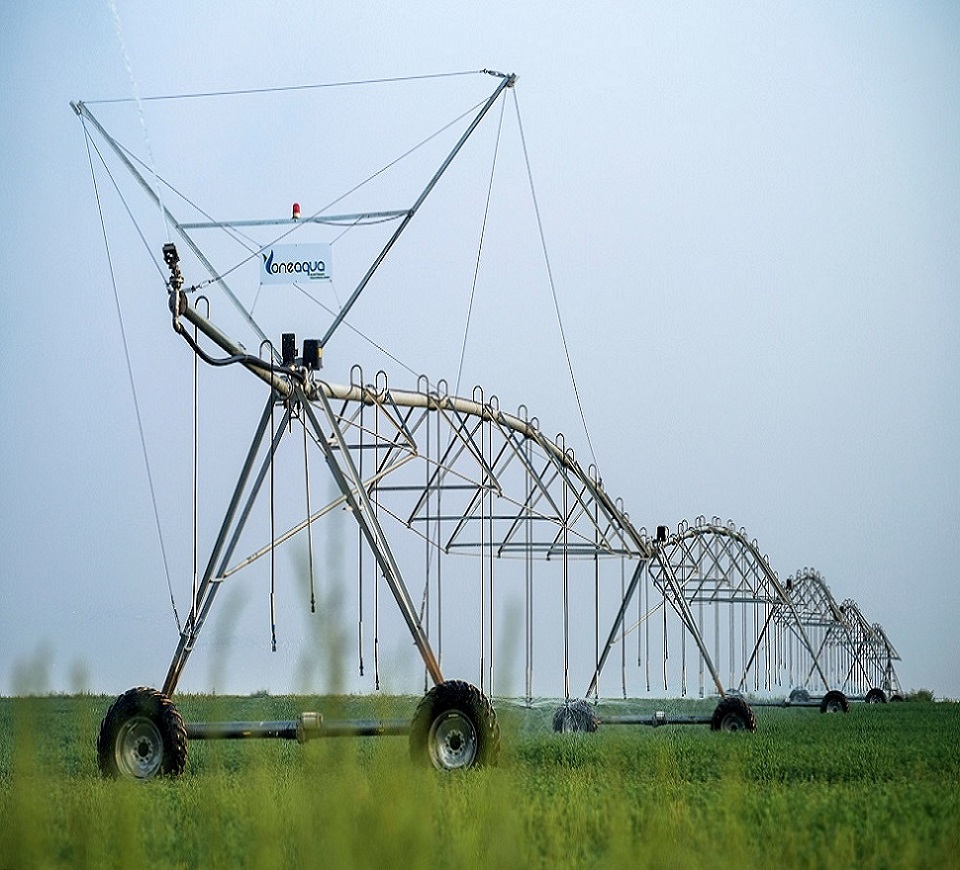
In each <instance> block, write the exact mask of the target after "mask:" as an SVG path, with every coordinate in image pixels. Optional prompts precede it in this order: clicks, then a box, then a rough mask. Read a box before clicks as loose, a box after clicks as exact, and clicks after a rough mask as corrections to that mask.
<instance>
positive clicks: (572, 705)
mask: <svg viewBox="0 0 960 870" xmlns="http://www.w3.org/2000/svg"><path fill="white" fill-rule="evenodd" d="M599 727H600V720H599V719H598V718H597V717H596V716H595V715H594V714H593V710H592V709H591V708H590V704H589V703H587V701H585V700H583V699H581V700H578V701H567V702H566V703H565V704H563V706H561V707H557V711H556V713H554V714H553V730H554V731H556V732H557V733H558V734H579V733H586V734H593V733H594V732H595V731H596V730H597V728H599Z"/></svg>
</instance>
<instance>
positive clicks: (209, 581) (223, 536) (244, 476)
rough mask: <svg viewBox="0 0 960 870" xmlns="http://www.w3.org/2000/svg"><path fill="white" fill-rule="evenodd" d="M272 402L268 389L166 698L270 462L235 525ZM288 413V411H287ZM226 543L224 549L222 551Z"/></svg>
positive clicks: (177, 678) (182, 635) (172, 669)
mask: <svg viewBox="0 0 960 870" xmlns="http://www.w3.org/2000/svg"><path fill="white" fill-rule="evenodd" d="M274 401H275V398H274V394H273V393H272V392H271V394H270V397H269V398H268V399H267V404H266V406H265V407H264V409H263V414H262V416H261V417H260V422H259V423H258V425H257V429H256V432H255V433H254V436H253V441H252V442H251V444H250V449H249V450H248V451H247V456H246V459H245V460H244V463H243V467H242V469H241V470H240V476H239V478H238V479H237V485H236V487H235V488H234V491H233V496H232V498H231V499H230V504H229V505H228V507H227V511H226V514H225V515H224V518H223V522H222V523H221V525H220V532H219V534H218V535H217V540H216V543H215V544H214V545H213V549H212V550H211V552H210V558H209V560H208V561H207V567H206V569H205V570H204V572H203V579H202V580H201V582H200V587H199V588H198V590H197V602H195V605H194V607H193V608H192V610H191V617H190V619H189V620H188V621H187V624H186V625H185V626H184V627H183V631H182V632H181V633H180V641H179V643H178V644H177V649H176V652H175V653H174V654H173V659H172V661H171V662H170V668H169V670H168V671H167V676H166V679H165V680H164V682H163V694H164V695H166V696H167V697H168V698H169V697H170V696H171V695H172V694H173V693H174V691H176V688H177V683H178V682H179V681H180V675H181V674H182V673H183V668H184V666H185V665H186V663H187V659H188V658H189V656H190V653H191V652H192V651H193V647H194V644H195V643H196V640H197V637H198V636H199V634H200V629H201V628H202V627H203V624H204V622H205V621H206V618H207V614H208V613H209V612H210V608H211V607H212V606H213V601H214V599H215V598H216V595H217V591H218V590H219V588H220V584H219V583H217V582H215V581H214V577H216V576H219V575H220V574H221V573H222V572H223V570H224V568H225V565H226V562H227V561H228V560H229V559H230V556H231V555H232V553H233V550H234V549H235V547H236V545H237V541H238V540H239V537H240V532H241V530H242V529H243V526H244V524H245V523H246V520H247V517H248V516H249V514H250V509H251V507H252V505H253V502H254V501H255V499H256V497H257V494H258V492H259V491H260V486H261V484H262V482H263V479H264V477H265V476H266V466H267V465H269V463H270V455H269V454H268V456H267V458H266V459H265V460H264V465H263V466H262V467H261V469H260V473H259V474H258V475H257V478H256V480H255V481H254V484H253V487H252V488H251V491H250V493H249V495H248V496H247V500H246V504H245V506H244V509H243V511H242V512H241V514H240V518H239V520H237V522H236V525H235V528H234V519H235V518H236V516H237V510H238V509H239V507H240V503H241V501H242V499H243V494H244V491H245V490H246V488H247V482H248V481H249V479H250V473H251V471H252V470H253V466H254V463H255V461H256V458H257V453H258V451H259V449H260V446H261V444H262V443H263V439H264V437H265V436H266V434H267V429H268V428H269V426H270V413H271V410H272V408H273V404H274ZM287 413H288V414H289V411H288V412H287ZM285 420H286V418H284V421H285ZM285 428H286V427H285V425H281V426H280V427H278V429H277V433H276V435H275V436H274V452H275V451H276V446H277V442H279V440H280V438H281V437H282V436H283V433H284V431H285ZM231 528H233V535H232V537H230V532H231ZM228 537H229V538H230V540H229V544H227V540H228ZM225 546H226V549H225V550H224V547H225ZM218 562H219V563H220V564H219V567H218V564H217V563H218ZM194 615H195V616H194Z"/></svg>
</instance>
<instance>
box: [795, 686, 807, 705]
mask: <svg viewBox="0 0 960 870" xmlns="http://www.w3.org/2000/svg"><path fill="white" fill-rule="evenodd" d="M809 700H810V692H809V691H807V690H806V689H794V690H793V691H792V692H791V693H790V703H791V704H805V703H806V702H807V701H809Z"/></svg>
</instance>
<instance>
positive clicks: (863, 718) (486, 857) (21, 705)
mask: <svg viewBox="0 0 960 870" xmlns="http://www.w3.org/2000/svg"><path fill="white" fill-rule="evenodd" d="M110 700H112V699H107V698H98V697H91V696H79V697H47V698H22V699H0V867H11V868H12V867H17V868H19V867H38V866H43V867H48V866H71V867H74V866H97V867H111V866H117V867H121V866H122V867H136V866H146V865H148V864H149V865H152V866H155V867H231V868H233V867H245V866H249V867H272V866H277V867H279V866H285V867H290V866H299V865H304V864H307V863H310V864H322V865H323V866H327V867H338V868H339V867H353V866H359V867H366V866H378V867H383V866H386V867H394V866H402V867H405V868H414V867H429V868H434V867H451V868H460V867H472V866H488V867H500V866H511V867H557V866H576V867H616V866H632V867H645V866H650V867H663V866H680V867H688V866H706V867H737V868H743V867H752V866H772V865H778V866H787V867H820V866H825V865H827V864H834V863H836V864H839V865H841V866H844V865H845V866H867V867H870V866H874V867H900V866H902V867H918V866H921V867H933V866H936V867H950V866H954V867H956V866H960V789H958V783H960V705H958V704H943V703H941V704H933V703H929V704H914V703H908V704H885V705H875V706H867V705H854V706H853V707H852V708H851V712H850V713H849V714H847V715H845V716H844V715H828V716H822V715H820V714H819V713H818V712H816V711H815V710H806V709H776V708H767V709H758V710H757V718H758V720H759V729H760V730H759V731H758V732H757V733H756V734H743V733H741V734H720V733H711V732H710V731H709V729H707V728H703V727H664V728H657V729H653V728H648V727H641V726H603V727H601V729H600V732H599V733H597V734H592V735H555V734H553V733H550V732H549V731H548V729H549V721H550V715H551V712H552V711H551V710H546V709H540V710H532V711H525V710H520V709H513V708H504V709H502V710H501V721H502V726H503V747H504V749H503V756H502V759H501V764H500V767H499V768H497V769H493V770H476V771H467V772H463V773H459V774H455V775H441V774H437V773H435V772H433V771H425V770H419V769H416V768H414V767H413V765H411V763H410V761H409V759H408V754H407V744H406V740H405V739H403V738H384V739H369V738H367V739H362V738H359V739H330V740H317V741H314V742H311V743H309V744H308V745H306V746H299V745H297V744H296V743H288V742H279V741H250V742H243V743H241V742H237V741H231V742H210V743H201V742H198V741H195V742H193V743H192V744H191V745H190V760H189V763H188V766H187V772H186V774H185V775H184V776H183V777H181V778H179V779H175V780H154V781H151V782H148V783H145V784H140V785H138V784H134V783H130V782H123V781H106V780H103V779H102V778H101V777H100V776H99V774H98V772H97V769H96V761H95V752H94V743H95V740H96V733H97V729H98V727H99V722H100V718H101V717H102V715H103V712H104V710H105V709H106V707H107V706H108V704H109V703H110ZM178 703H179V706H180V709H181V711H182V712H183V714H184V717H185V718H186V719H187V720H188V721H191V720H198V719H202V718H222V719H276V718H286V717H291V716H293V715H295V713H296V712H297V711H299V710H304V709H317V710H322V711H323V712H324V714H325V715H326V716H327V717H328V718H341V717H348V716H361V717H373V716H377V717H381V716H382V717H395V716H406V715H410V714H412V711H413V708H414V706H415V699H316V698H309V699H291V698H270V697H262V696H261V697H255V698H217V697H186V698H180V699H178ZM677 709H678V711H679V712H685V711H687V710H689V709H692V705H691V707H689V708H685V707H683V706H682V705H677Z"/></svg>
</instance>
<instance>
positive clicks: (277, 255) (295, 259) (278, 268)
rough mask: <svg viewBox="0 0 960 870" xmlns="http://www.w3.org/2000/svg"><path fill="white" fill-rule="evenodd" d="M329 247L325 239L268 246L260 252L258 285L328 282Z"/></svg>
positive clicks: (329, 277)
mask: <svg viewBox="0 0 960 870" xmlns="http://www.w3.org/2000/svg"><path fill="white" fill-rule="evenodd" d="M331 254H332V249H331V248H330V245H328V244H327V243H326V242H314V243H311V244H305V245H271V246H270V247H269V248H264V249H263V250H262V251H261V252H260V258H261V259H260V283H261V284H293V283H294V282H300V281H329V280H331V275H330V263H331Z"/></svg>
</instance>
